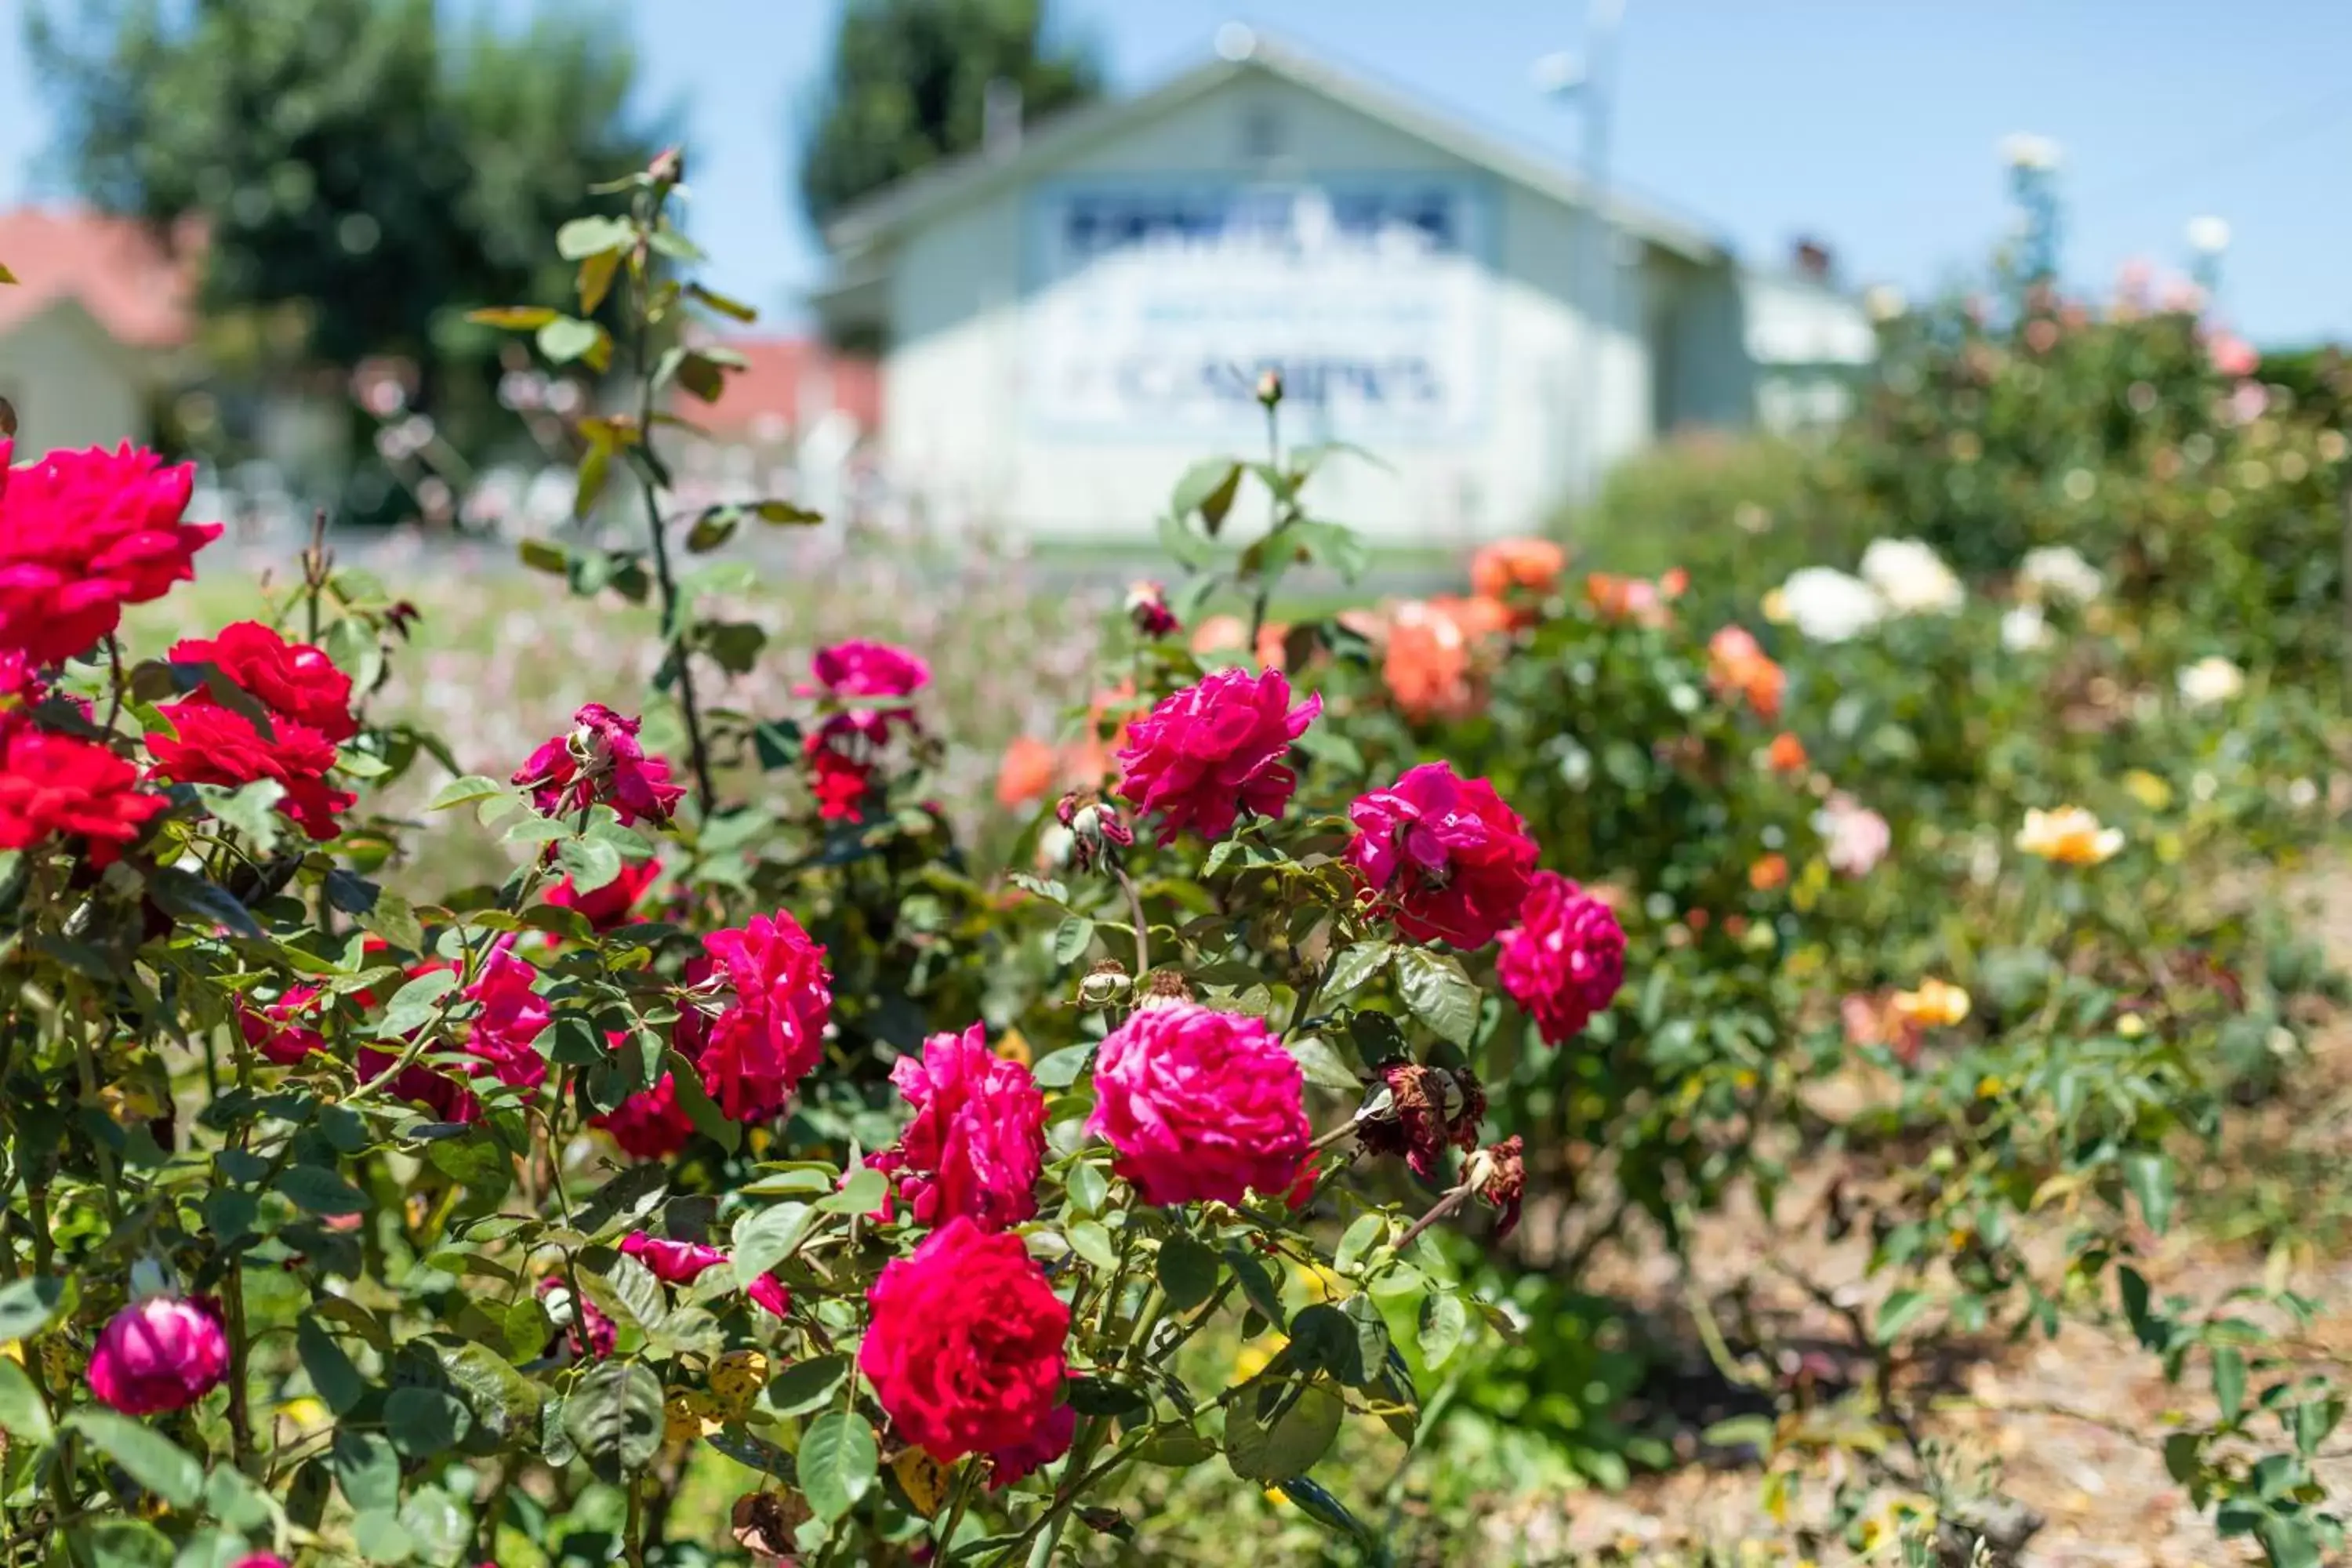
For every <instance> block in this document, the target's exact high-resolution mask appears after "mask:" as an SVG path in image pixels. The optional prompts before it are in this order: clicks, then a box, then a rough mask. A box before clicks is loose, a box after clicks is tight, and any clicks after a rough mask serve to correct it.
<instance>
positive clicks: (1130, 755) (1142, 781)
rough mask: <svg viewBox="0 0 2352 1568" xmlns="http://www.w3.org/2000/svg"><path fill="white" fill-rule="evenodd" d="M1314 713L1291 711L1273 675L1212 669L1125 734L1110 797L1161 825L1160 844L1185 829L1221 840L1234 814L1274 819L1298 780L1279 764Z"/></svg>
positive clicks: (1311, 703) (1316, 707)
mask: <svg viewBox="0 0 2352 1568" xmlns="http://www.w3.org/2000/svg"><path fill="white" fill-rule="evenodd" d="M1322 710H1323V699H1322V698H1320V697H1309V698H1308V699H1307V700H1306V701H1304V702H1301V703H1300V704H1298V706H1297V707H1296V708H1294V707H1292V706H1291V705H1290V682H1289V681H1288V680H1286V679H1284V678H1283V676H1282V674H1281V672H1280V671H1278V670H1272V669H1269V670H1267V671H1266V672H1265V674H1263V675H1259V676H1252V675H1251V674H1250V673H1249V672H1248V671H1247V670H1243V669H1221V670H1218V671H1217V672H1216V673H1215V674H1213V675H1209V676H1204V677H1202V679H1200V680H1199V681H1197V682H1195V683H1194V684H1193V685H1191V686H1188V687H1186V688H1185V689H1183V690H1181V691H1179V692H1176V693H1174V694H1173V695H1171V696H1169V697H1167V698H1164V699H1162V700H1160V703H1159V704H1158V705H1157V706H1155V707H1154V708H1153V709H1152V710H1151V711H1150V712H1149V713H1147V714H1145V715H1144V716H1143V717H1142V718H1140V719H1138V720H1136V721H1134V722H1133V723H1132V724H1130V725H1129V727H1128V732H1127V733H1128V741H1127V744H1126V745H1125V746H1123V747H1121V748H1120V750H1119V753H1118V765H1119V769H1120V774H1121V776H1120V779H1119V784H1118V793H1119V794H1120V795H1124V796H1125V797H1126V798H1127V799H1129V800H1130V801H1133V802H1134V803H1135V807H1136V811H1137V813H1138V814H1139V815H1140V816H1154V815H1156V816H1158V817H1159V819H1160V826H1159V834H1160V842H1161V843H1162V844H1165V843H1168V842H1169V841H1170V840H1171V839H1173V838H1175V837H1177V836H1178V835H1179V834H1181V833H1182V832H1183V831H1184V830H1185V829H1186V828H1188V827H1189V828H1192V829H1195V830H1197V831H1198V832H1199V833H1200V835H1201V837H1203V838H1222V837H1224V835H1225V834H1226V833H1227V832H1229V831H1230V830H1231V829H1232V827H1233V826H1234V817H1235V816H1239V815H1240V814H1241V812H1243V811H1245V810H1246V811H1250V812H1254V813H1255V814H1256V815H1257V816H1281V815H1282V808H1283V807H1284V806H1286V805H1289V804H1290V794H1291V791H1292V790H1294V789H1296V788H1297V784H1298V780H1297V775H1296V774H1294V773H1292V772H1291V771H1290V769H1289V767H1288V766H1287V765H1286V763H1284V761H1283V759H1284V758H1285V757H1286V756H1287V755H1288V754H1289V751H1290V743H1291V742H1293V741H1296V740H1297V739H1298V737H1299V736H1300V735H1301V734H1303V733H1305V732H1306V730H1307V725H1309V724H1310V723H1313V722H1314V721H1315V716H1316V715H1317V714H1318V713H1320V712H1321V711H1322Z"/></svg>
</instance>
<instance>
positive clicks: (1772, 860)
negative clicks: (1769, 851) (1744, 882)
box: [1748, 855, 1789, 893]
mask: <svg viewBox="0 0 2352 1568" xmlns="http://www.w3.org/2000/svg"><path fill="white" fill-rule="evenodd" d="M1788 883H1789V858H1788V857H1787V856H1786V855H1767V856H1765V857H1764V858H1762V859H1761V860H1759V861H1757V862H1756V864H1754V865H1753V866H1750V867H1748V886H1749V887H1751V888H1753V889H1756V890H1757V891H1758V892H1759V893H1769V892H1770V891H1772V890H1773V889H1775V888H1783V887H1786V886H1788Z"/></svg>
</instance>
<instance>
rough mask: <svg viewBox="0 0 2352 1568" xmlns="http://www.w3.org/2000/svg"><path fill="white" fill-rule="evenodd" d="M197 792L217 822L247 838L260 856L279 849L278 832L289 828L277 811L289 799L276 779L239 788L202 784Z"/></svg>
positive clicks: (256, 781)
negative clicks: (286, 827)
mask: <svg viewBox="0 0 2352 1568" xmlns="http://www.w3.org/2000/svg"><path fill="white" fill-rule="evenodd" d="M195 791H196V798H197V799H198V800H200V801H203V802H204V803H205V811H207V812H209V813H210V814H211V815H212V818H213V820H214V821H215V822H217V823H219V824H220V825H221V826H224V827H229V828H234V829H236V831H237V832H239V833H242V834H244V835H245V837H247V839H248V840H250V841H251V844H252V847H253V848H254V849H255V850H256V851H257V852H258V853H261V854H265V855H266V854H268V852H269V851H270V850H272V849H275V848H276V847H278V831H279V829H281V828H283V827H284V826H286V818H285V817H284V816H281V815H279V813H278V809H277V807H278V802H279V801H281V800H283V799H285V798H286V786H285V785H284V784H279V783H278V781H277V780H276V779H256V780H254V781H253V782H252V783H251V784H238V785H236V787H235V788H231V787H230V786H229V785H227V784H197V785H196V786H195Z"/></svg>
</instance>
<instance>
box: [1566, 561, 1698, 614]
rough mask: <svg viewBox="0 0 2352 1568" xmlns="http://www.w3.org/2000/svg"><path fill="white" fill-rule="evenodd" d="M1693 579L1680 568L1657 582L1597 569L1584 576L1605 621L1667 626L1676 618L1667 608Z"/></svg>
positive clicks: (1589, 596) (1590, 598)
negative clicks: (1597, 570)
mask: <svg viewBox="0 0 2352 1568" xmlns="http://www.w3.org/2000/svg"><path fill="white" fill-rule="evenodd" d="M1689 582H1690V576H1689V574H1687V573H1685V572H1684V571H1683V570H1682V569H1681V568H1680V567H1676V568H1675V570H1674V571H1672V572H1669V573H1667V574H1665V575H1664V577H1661V578H1659V579H1658V580H1657V581H1656V582H1654V583H1653V582H1651V581H1650V580H1649V579H1648V578H1646V577H1620V576H1618V575H1617V574H1614V573H1612V572H1593V573H1590V574H1587V575H1586V577H1585V579H1584V596H1585V599H1586V600H1587V601H1588V602H1589V603H1591V605H1592V607H1593V609H1594V610H1596V611H1597V612H1599V614H1600V616H1601V619H1602V620H1604V621H1631V622H1633V624H1634V625H1636V626H1664V625H1665V624H1666V623H1668V622H1669V621H1671V620H1673V619H1674V618H1675V616H1674V612H1673V611H1672V610H1670V609H1668V608H1667V605H1670V604H1672V603H1673V602H1674V601H1675V599H1677V598H1680V597H1681V596H1682V591H1683V589H1684V588H1685V586H1687V585H1688V584H1689Z"/></svg>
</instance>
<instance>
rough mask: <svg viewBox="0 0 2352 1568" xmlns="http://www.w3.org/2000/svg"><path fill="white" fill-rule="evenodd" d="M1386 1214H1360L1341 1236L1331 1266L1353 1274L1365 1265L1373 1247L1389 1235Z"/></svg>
mask: <svg viewBox="0 0 2352 1568" xmlns="http://www.w3.org/2000/svg"><path fill="white" fill-rule="evenodd" d="M1388 1233H1389V1222H1388V1216H1387V1215H1380V1214H1368V1215H1358V1216H1357V1217H1356V1220H1355V1223H1353V1224H1352V1225H1350V1226H1348V1228H1347V1229H1346V1231H1344V1232H1342V1233H1341V1235H1340V1237H1339V1250H1338V1251H1337V1252H1335V1253H1333V1254H1332V1255H1331V1267H1332V1268H1337V1269H1338V1270H1339V1272H1340V1273H1342V1274H1353V1273H1354V1272H1355V1271H1356V1270H1357V1269H1358V1268H1361V1267H1362V1266H1363V1261H1364V1259H1365V1258H1367V1257H1369V1256H1370V1253H1371V1250H1372V1248H1373V1247H1378V1246H1379V1245H1380V1244H1381V1242H1382V1241H1383V1240H1385V1239H1386V1238H1387V1237H1388Z"/></svg>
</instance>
